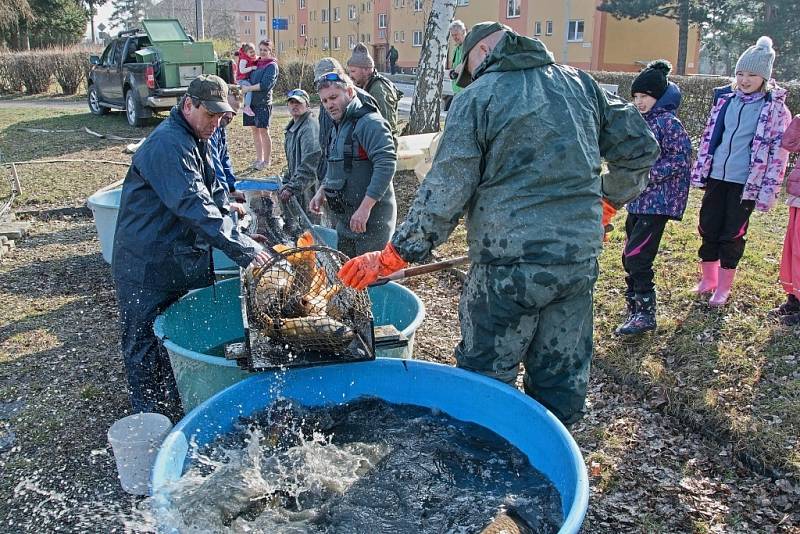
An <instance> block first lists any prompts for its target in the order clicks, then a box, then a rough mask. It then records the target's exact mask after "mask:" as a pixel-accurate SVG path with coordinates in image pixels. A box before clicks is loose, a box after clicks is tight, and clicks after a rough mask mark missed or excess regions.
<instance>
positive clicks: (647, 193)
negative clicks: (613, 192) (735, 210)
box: [627, 82, 692, 220]
mask: <svg viewBox="0 0 800 534" xmlns="http://www.w3.org/2000/svg"><path fill="white" fill-rule="evenodd" d="M680 105H681V91H680V89H679V88H678V86H677V85H675V84H674V83H672V82H669V85H667V90H666V92H665V93H664V94H663V95H662V97H661V98H659V99H658V101H657V102H656V103H655V105H654V106H653V109H651V110H650V111H648V112H647V113H646V114H645V116H644V119H645V120H646V121H647V125H648V126H649V127H650V131H652V132H653V135H654V136H655V138H656V140H657V141H658V146H659V148H661V155H660V156H659V157H658V159H657V160H656V162H655V163H654V164H653V167H652V168H651V169H650V178H649V180H648V182H647V187H646V188H645V190H644V191H642V193H641V194H640V195H639V196H638V197H636V198H635V199H634V200H632V201H630V202H629V203H628V206H627V210H628V212H629V213H636V214H646V215H666V216H667V217H669V218H671V219H676V220H680V219H681V218H682V217H683V212H684V210H686V202H687V200H688V198H689V180H690V178H691V170H692V143H691V141H690V140H689V134H687V133H686V130H685V129H684V128H683V124H681V121H680V120H678V117H676V116H675V113H676V112H677V111H678V108H679V107H680Z"/></svg>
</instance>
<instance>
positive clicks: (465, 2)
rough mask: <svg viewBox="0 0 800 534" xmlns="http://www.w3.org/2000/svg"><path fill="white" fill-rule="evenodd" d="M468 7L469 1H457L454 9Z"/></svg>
mask: <svg viewBox="0 0 800 534" xmlns="http://www.w3.org/2000/svg"><path fill="white" fill-rule="evenodd" d="M468 5H469V0H458V1H457V2H456V7H461V6H468Z"/></svg>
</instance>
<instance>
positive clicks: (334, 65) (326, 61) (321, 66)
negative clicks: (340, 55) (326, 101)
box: [314, 57, 344, 80]
mask: <svg viewBox="0 0 800 534" xmlns="http://www.w3.org/2000/svg"><path fill="white" fill-rule="evenodd" d="M329 72H337V73H339V74H344V69H343V68H342V64H341V63H339V61H337V60H336V58H332V57H324V58H322V59H320V60H319V61H318V62H317V64H316V65H315V66H314V79H315V80H316V79H317V78H319V77H320V76H322V75H323V74H328V73H329Z"/></svg>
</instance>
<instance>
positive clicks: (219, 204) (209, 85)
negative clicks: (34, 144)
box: [112, 75, 269, 420]
mask: <svg viewBox="0 0 800 534" xmlns="http://www.w3.org/2000/svg"><path fill="white" fill-rule="evenodd" d="M227 100H228V86H227V85H226V84H225V82H224V81H223V80H222V78H219V77H218V76H213V75H204V76H199V77H198V78H196V79H194V80H192V83H191V84H189V88H188V90H187V91H186V94H185V95H184V96H183V97H182V98H181V100H180V102H179V103H178V105H176V106H175V107H174V108H172V110H171V111H170V114H169V117H168V118H167V119H166V120H164V122H162V123H161V124H160V125H159V126H158V127H157V128H156V129H155V130H153V132H152V133H151V134H150V135H149V136H148V137H147V139H146V140H145V142H144V143H143V144H142V146H141V147H140V148H139V149H138V150H137V151H136V153H135V154H134V156H133V161H132V162H131V166H130V168H129V169H128V174H127V175H126V176H125V181H124V183H123V185H122V198H121V200H120V208H119V215H118V217H117V228H116V233H115V235H114V256H113V260H112V271H113V276H114V284H115V286H116V289H117V302H118V305H119V312H120V334H121V342H122V354H123V359H124V362H125V370H126V372H127V377H128V392H129V394H130V399H131V404H132V407H133V411H134V412H159V413H163V414H165V415H167V416H169V417H171V418H173V420H174V419H176V418H178V417H180V416H181V413H182V411H181V408H180V404H179V399H178V393H177V388H176V386H175V379H174V377H173V375H172V368H171V367H170V363H169V359H168V357H167V355H166V354H165V352H164V350H163V348H162V347H161V346H160V344H159V342H158V339H156V337H155V335H154V334H153V321H154V320H155V318H156V316H157V315H158V314H159V313H161V312H162V311H164V309H165V308H166V307H167V306H169V305H170V304H172V303H173V302H175V301H176V300H177V299H178V298H180V297H181V296H183V295H184V294H186V292H187V291H189V290H190V289H194V288H198V287H203V286H208V285H210V284H211V283H212V282H213V280H214V274H213V265H212V256H211V249H212V247H215V248H218V249H220V250H221V251H222V252H224V253H225V254H226V255H227V256H228V257H230V258H231V259H232V260H234V261H235V262H236V263H238V264H239V265H240V266H242V267H247V266H248V265H262V264H264V263H265V262H266V261H267V259H268V258H269V256H268V255H267V253H266V252H264V251H263V250H262V248H261V246H260V245H258V244H257V243H256V242H255V241H253V239H251V238H250V237H248V236H246V235H243V234H241V233H240V232H239V231H238V230H237V228H236V225H235V224H234V222H233V220H232V219H231V217H230V216H229V207H230V206H229V203H228V199H227V196H226V194H225V190H224V188H223V186H222V185H221V184H220V183H219V181H218V180H217V178H216V175H215V173H214V167H213V164H212V162H211V156H210V154H209V149H208V142H207V141H208V138H209V137H211V134H212V133H214V130H215V129H216V128H217V127H218V126H219V124H220V119H222V116H223V114H224V113H226V112H232V111H233V109H232V108H231V106H230V105H229V104H228V101H227Z"/></svg>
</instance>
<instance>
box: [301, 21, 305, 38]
mask: <svg viewBox="0 0 800 534" xmlns="http://www.w3.org/2000/svg"><path fill="white" fill-rule="evenodd" d="M305 36H306V25H305V24H301V25H300V37H305Z"/></svg>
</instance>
